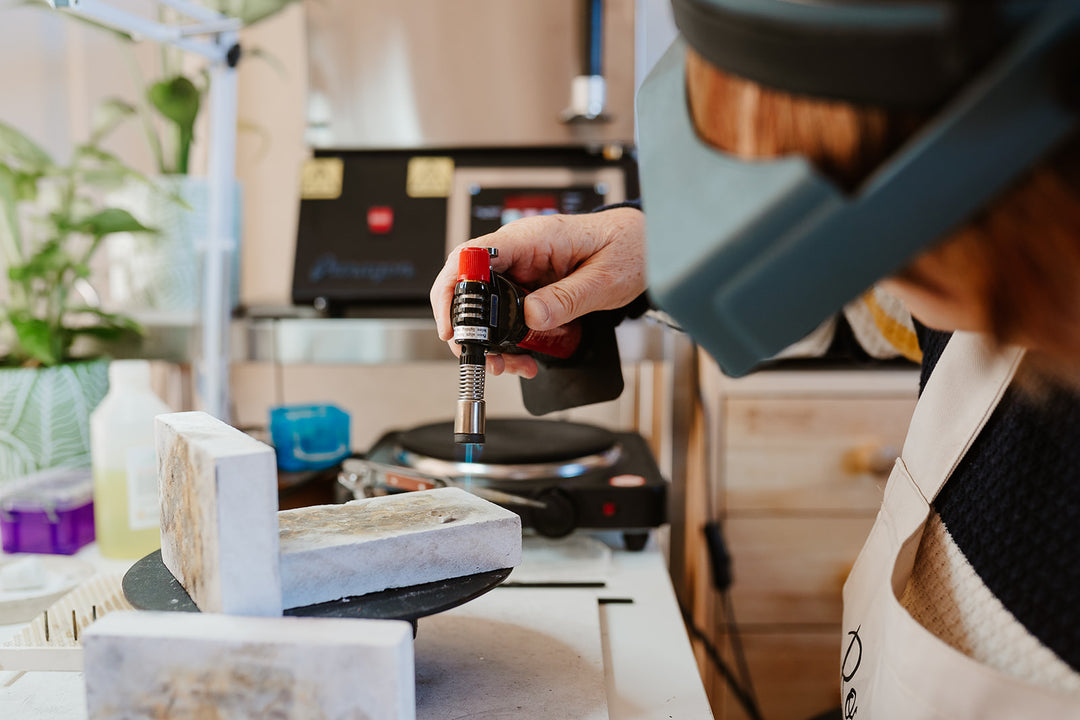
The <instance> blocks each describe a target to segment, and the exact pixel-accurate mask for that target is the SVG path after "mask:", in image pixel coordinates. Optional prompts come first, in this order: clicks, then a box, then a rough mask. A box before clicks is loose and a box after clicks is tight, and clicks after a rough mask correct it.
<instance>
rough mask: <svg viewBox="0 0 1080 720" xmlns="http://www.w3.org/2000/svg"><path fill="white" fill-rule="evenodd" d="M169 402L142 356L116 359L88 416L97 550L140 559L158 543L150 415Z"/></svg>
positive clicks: (117, 556) (165, 406)
mask: <svg viewBox="0 0 1080 720" xmlns="http://www.w3.org/2000/svg"><path fill="white" fill-rule="evenodd" d="M167 412H169V407H168V406H167V405H166V404H165V403H164V402H162V401H161V400H160V399H159V398H158V397H157V396H156V395H155V394H154V393H153V391H152V390H151V389H150V365H149V363H147V362H146V361H144V360H114V361H113V362H112V363H110V365H109V393H108V394H107V395H106V396H105V399H104V400H102V401H101V404H100V405H98V407H97V409H96V410H94V412H93V414H91V416H90V452H91V460H90V461H91V465H92V466H93V474H94V533H95V535H96V539H97V544H98V549H99V550H101V554H102V555H104V556H106V557H112V558H126V559H138V558H141V557H144V556H145V555H148V554H150V553H152V552H153V551H154V550H157V549H158V548H159V547H161V531H160V522H159V517H160V510H159V503H158V484H157V482H158V481H157V459H156V456H155V453H154V417H155V416H156V415H160V414H162V413H167Z"/></svg>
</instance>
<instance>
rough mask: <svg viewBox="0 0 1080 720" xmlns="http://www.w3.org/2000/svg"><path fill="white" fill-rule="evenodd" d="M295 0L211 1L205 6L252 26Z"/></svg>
mask: <svg viewBox="0 0 1080 720" xmlns="http://www.w3.org/2000/svg"><path fill="white" fill-rule="evenodd" d="M293 2H295V0H209V1H208V2H205V3H204V4H205V5H208V6H210V7H212V8H213V9H215V10H217V11H218V12H220V13H224V14H226V15H228V16H229V17H235V18H240V20H241V21H242V22H243V23H244V25H251V24H253V23H257V22H259V21H260V20H265V19H266V18H268V17H270V16H271V15H274V14H275V13H278V12H280V11H281V10H283V9H284V8H285V7H287V6H288V5H290V4H291V3H293Z"/></svg>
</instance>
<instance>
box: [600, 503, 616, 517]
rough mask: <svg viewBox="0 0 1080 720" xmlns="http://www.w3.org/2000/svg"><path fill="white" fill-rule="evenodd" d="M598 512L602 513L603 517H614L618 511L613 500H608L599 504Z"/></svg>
mask: <svg viewBox="0 0 1080 720" xmlns="http://www.w3.org/2000/svg"><path fill="white" fill-rule="evenodd" d="M600 512H602V513H603V514H604V517H615V513H616V512H618V508H617V507H616V506H615V503H614V502H612V501H611V500H608V501H607V502H605V503H604V504H603V505H601V506H600Z"/></svg>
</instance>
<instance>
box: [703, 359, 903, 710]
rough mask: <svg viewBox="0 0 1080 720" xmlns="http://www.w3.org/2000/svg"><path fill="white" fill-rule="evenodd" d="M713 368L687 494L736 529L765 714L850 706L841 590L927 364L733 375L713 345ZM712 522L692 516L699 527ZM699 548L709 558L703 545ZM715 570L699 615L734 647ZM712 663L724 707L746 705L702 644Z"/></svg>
mask: <svg viewBox="0 0 1080 720" xmlns="http://www.w3.org/2000/svg"><path fill="white" fill-rule="evenodd" d="M701 366H702V368H703V369H702V372H701V377H700V381H701V385H702V395H701V396H702V397H703V398H704V400H703V418H704V428H705V429H704V431H703V438H704V443H703V444H704V448H703V449H702V452H703V453H705V454H706V457H707V461H706V462H704V463H703V466H704V467H705V468H707V471H705V472H704V473H703V475H704V477H703V478H702V479H701V480H700V481H699V484H700V486H699V487H698V488H697V489H695V487H694V482H695V481H694V479H693V478H691V479H690V480H689V482H688V491H687V503H688V505H689V504H691V503H693V504H696V506H697V512H696V517H697V518H699V519H701V518H703V519H705V520H708V519H718V520H720V522H721V525H722V527H723V535H724V539H725V541H726V544H727V548H728V550H729V552H730V554H731V559H732V574H733V578H734V582H733V585H732V587H731V591H730V596H729V597H730V599H731V602H732V605H733V607H734V610H735V618H736V622H737V625H736V628H737V629H738V631H739V634H740V637H741V638H742V640H743V645H744V647H745V654H746V660H747V664H748V666H749V670H750V674H751V678H752V680H753V684H754V686H755V689H756V694H757V697H758V700H759V704H760V707H761V710H762V714H763V716H764V717H766V718H768V720H807V719H808V718H810V717H813V716H814V715H815V714H818V713H821V712H822V711H824V710H827V709H829V707H830V706H832V707H837V706H839V704H840V687H839V652H840V650H839V648H840V640H841V637H840V635H841V630H840V620H841V590H842V587H843V583H844V580H845V578H846V577H847V574H848V572H849V571H850V569H851V566H852V564H853V563H854V561H855V556H856V555H857V554H858V552H859V549H860V548H861V547H862V544H863V541H864V540H865V538H866V536H867V534H868V533H869V531H870V527H871V525H872V524H873V521H874V517H875V515H876V514H877V510H878V507H879V505H880V503H881V497H882V490H883V488H884V483H885V480H886V478H887V477H888V474H889V472H890V470H891V468H892V465H893V463H894V461H895V458H896V457H897V456H898V454H899V452H900V449H901V447H902V446H903V440H904V436H905V434H906V432H907V425H908V422H909V421H910V419H911V414H912V411H913V410H914V407H915V400H916V396H917V391H918V371H917V369H915V368H914V367H911V368H910V369H909V368H901V369H887V370H883V369H865V370H864V369H855V370H843V371H832V370H827V371H794V370H774V371H766V372H760V373H756V374H754V375H751V376H749V377H746V378H742V379H738V380H733V379H730V378H725V377H723V376H722V375H721V374H720V373H719V371H718V370H717V369H716V368H715V365H713V364H712V363H711V362H709V361H708V360H707V359H705V358H704V357H703V359H702V362H701ZM703 508H705V509H703ZM693 515H695V514H694V513H688V516H693ZM699 531H700V528H691V527H690V521H689V520H688V531H687V532H688V536H691V537H692V536H693V535H694V534H695V533H699ZM689 546H690V541H688V547H689ZM697 552H698V554H699V555H700V557H699V559H700V560H703V559H704V557H705V549H704V544H703V543H702V546H701V547H700V548H699V549H698V550H697ZM708 577H709V576H708V573H707V565H706V564H705V563H704V562H703V561H702V562H698V563H697V567H696V572H692V573H691V574H690V580H689V582H690V583H691V584H693V586H694V587H692V588H690V590H691V593H692V595H691V596H692V597H694V605H695V607H694V612H693V615H694V618H695V621H696V622H697V623H698V625H699V627H702V628H703V629H705V632H706V633H707V634H709V635H710V636H711V637H712V638H713V642H714V643H715V644H716V645H717V647H718V648H721V649H722V652H723V655H724V656H725V657H728V658H732V655H731V643H730V637H729V636H728V634H727V626H726V621H725V616H724V613H723V604H722V602H721V600H720V597H719V595H717V594H716V593H715V592H714V591H713V590H712V588H711V586H709V585H707V580H708ZM701 667H702V669H703V672H704V675H705V677H706V688H707V689H708V690H709V692H710V697H711V699H712V702H713V709H714V712H715V714H716V716H717V718H743V717H745V715H744V713H743V712H742V710H741V708H740V706H739V704H738V703H737V702H736V701H735V698H734V697H733V695H732V694H731V693H730V692H729V691H728V690H727V688H726V686H725V683H724V681H723V680H722V678H720V677H719V674H718V673H716V671H715V669H714V668H713V667H712V665H711V663H708V662H707V661H705V660H704V656H703V655H702V663H701ZM732 667H733V668H734V667H735V665H734V663H732Z"/></svg>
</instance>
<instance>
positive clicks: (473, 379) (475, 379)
mask: <svg viewBox="0 0 1080 720" xmlns="http://www.w3.org/2000/svg"><path fill="white" fill-rule="evenodd" d="M461 349H462V353H461V364H460V365H458V401H457V412H456V413H455V415H454V442H455V443H459V444H464V443H483V442H484V432H485V417H484V378H485V372H484V362H485V361H484V354H483V352H482V351H481V352H475V351H474V349H473V348H471V347H470V346H469V345H467V344H466V345H462V348H461Z"/></svg>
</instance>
